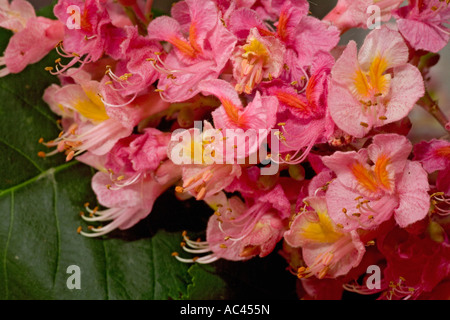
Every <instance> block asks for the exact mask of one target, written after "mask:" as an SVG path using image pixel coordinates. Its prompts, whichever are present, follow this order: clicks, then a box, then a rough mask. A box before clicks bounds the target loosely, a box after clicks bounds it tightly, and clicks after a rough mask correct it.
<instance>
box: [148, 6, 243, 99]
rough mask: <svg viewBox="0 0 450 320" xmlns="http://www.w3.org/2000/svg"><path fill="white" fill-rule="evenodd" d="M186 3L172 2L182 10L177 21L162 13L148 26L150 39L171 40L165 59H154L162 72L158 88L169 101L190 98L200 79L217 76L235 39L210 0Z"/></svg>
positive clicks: (193, 94)
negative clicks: (176, 3)
mask: <svg viewBox="0 0 450 320" xmlns="http://www.w3.org/2000/svg"><path fill="white" fill-rule="evenodd" d="M185 3H186V4H185V5H181V4H180V5H177V6H175V8H177V9H176V10H181V9H182V12H183V13H181V12H179V13H178V14H177V15H175V17H179V19H180V21H178V20H176V19H175V18H172V17H167V16H163V17H158V18H156V19H155V20H153V21H152V22H151V23H150V24H149V26H148V34H149V35H148V37H149V39H154V40H160V41H167V42H168V43H170V44H171V48H172V49H171V50H170V51H169V53H168V54H167V56H165V57H164V61H163V59H158V60H157V61H156V60H155V61H154V62H153V63H154V66H155V68H157V70H158V71H159V72H160V73H161V76H160V78H159V83H158V89H159V90H160V91H161V95H162V96H163V97H164V99H166V100H169V101H171V102H176V101H183V100H187V99H190V98H192V97H193V96H195V95H196V94H197V93H198V92H199V89H198V84H199V82H200V81H201V80H204V79H210V78H211V79H215V78H218V76H219V74H220V73H221V72H222V70H223V68H224V67H225V64H226V63H227V62H228V60H229V58H230V56H231V53H232V51H233V49H234V46H235V43H236V39H235V37H234V36H233V35H232V34H231V33H230V32H229V31H228V30H227V29H226V28H225V27H224V26H223V24H222V22H221V21H220V20H219V13H218V10H217V7H216V5H215V3H214V2H213V1H199V0H186V1H185ZM187 9H188V12H186V10H187ZM187 13H189V14H187ZM181 17H182V18H181ZM185 34H188V37H187V38H186V37H185Z"/></svg>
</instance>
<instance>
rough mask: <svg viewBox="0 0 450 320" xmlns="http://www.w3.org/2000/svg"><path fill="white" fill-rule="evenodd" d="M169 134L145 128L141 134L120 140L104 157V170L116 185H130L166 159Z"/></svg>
mask: <svg viewBox="0 0 450 320" xmlns="http://www.w3.org/2000/svg"><path fill="white" fill-rule="evenodd" d="M169 141H170V134H169V133H164V132H161V131H159V130H157V129H155V128H146V129H144V132H143V133H142V134H132V135H130V136H128V137H125V138H123V139H120V140H119V141H118V142H117V143H116V144H115V145H114V147H113V148H112V149H111V150H110V151H109V152H108V154H107V156H106V162H105V168H106V169H107V170H108V171H109V172H110V174H111V177H113V176H114V177H115V178H114V179H113V182H115V183H116V185H120V186H123V185H127V184H132V183H134V182H135V181H137V180H138V179H139V177H140V176H141V175H142V174H143V173H145V172H149V171H155V170H156V169H157V168H158V167H159V166H160V164H161V163H162V162H163V161H164V160H166V159H167V146H168V144H169Z"/></svg>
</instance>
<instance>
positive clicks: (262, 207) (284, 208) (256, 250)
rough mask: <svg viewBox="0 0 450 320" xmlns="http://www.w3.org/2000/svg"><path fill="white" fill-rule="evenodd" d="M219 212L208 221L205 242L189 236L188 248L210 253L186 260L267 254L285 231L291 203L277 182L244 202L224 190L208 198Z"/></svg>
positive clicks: (203, 260)
mask: <svg viewBox="0 0 450 320" xmlns="http://www.w3.org/2000/svg"><path fill="white" fill-rule="evenodd" d="M205 201H206V202H207V203H208V204H209V205H210V206H211V207H213V208H214V209H215V210H216V212H215V214H214V215H212V216H211V218H210V219H209V221H208V227H207V235H206V240H207V241H205V242H202V243H195V242H194V241H190V240H188V239H187V238H185V240H186V244H187V246H186V247H187V248H186V247H184V248H183V249H185V250H186V251H187V252H190V253H207V252H212V253H210V254H208V255H206V256H203V257H200V258H198V257H197V258H196V259H185V258H181V257H179V256H177V257H176V258H177V259H178V260H180V261H183V262H191V263H192V262H198V263H210V262H214V261H216V260H218V259H226V260H231V261H241V260H248V259H251V258H253V257H255V256H260V257H265V256H267V255H268V254H269V253H271V252H272V251H273V249H274V248H275V246H276V244H277V243H278V242H279V241H280V240H281V238H282V236H283V233H284V231H285V227H286V226H285V223H286V221H287V220H286V218H287V217H288V216H289V215H290V211H291V210H290V204H289V201H288V200H287V199H286V196H285V195H284V192H283V189H282V188H281V187H280V186H279V185H277V186H276V187H275V188H273V189H272V190H271V191H270V192H268V193H267V194H265V195H264V196H262V197H258V198H255V199H254V201H250V202H247V201H246V202H245V203H244V202H243V201H242V200H240V199H239V197H236V196H233V197H231V198H230V199H227V198H226V196H225V194H224V193H218V194H217V195H215V196H212V197H209V198H207V199H205Z"/></svg>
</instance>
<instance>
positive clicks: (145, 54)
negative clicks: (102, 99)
mask: <svg viewBox="0 0 450 320" xmlns="http://www.w3.org/2000/svg"><path fill="white" fill-rule="evenodd" d="M124 30H125V32H126V39H125V40H123V42H122V43H121V44H120V47H119V48H120V51H121V54H120V56H121V59H120V60H119V61H118V62H117V64H116V65H115V68H114V71H113V70H112V69H111V67H109V68H108V69H107V74H108V75H109V77H110V79H111V81H107V82H105V85H108V86H111V87H113V88H112V89H113V90H115V91H117V92H118V93H119V95H120V96H121V97H123V98H124V101H129V102H130V103H131V102H132V101H133V100H134V99H135V98H136V97H137V96H138V95H139V94H142V93H145V92H146V90H147V88H148V87H151V86H152V84H153V83H154V82H155V81H156V80H157V79H158V77H159V73H158V72H157V71H156V70H155V68H154V67H153V66H152V64H151V63H150V62H149V61H148V59H155V58H156V54H155V52H161V51H162V47H161V45H160V44H159V43H158V42H157V41H155V40H149V39H148V38H147V37H144V36H141V35H139V33H138V28H137V27H125V29H124ZM130 95H131V96H132V97H131V98H129V99H126V97H127V96H130ZM124 103H126V102H124ZM111 104H112V103H111ZM122 104H123V103H122Z"/></svg>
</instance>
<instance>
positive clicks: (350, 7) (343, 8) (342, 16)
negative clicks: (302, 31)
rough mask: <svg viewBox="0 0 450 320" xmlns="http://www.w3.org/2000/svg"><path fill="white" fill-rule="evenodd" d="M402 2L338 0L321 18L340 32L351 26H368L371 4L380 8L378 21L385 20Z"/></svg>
mask: <svg viewBox="0 0 450 320" xmlns="http://www.w3.org/2000/svg"><path fill="white" fill-rule="evenodd" d="M402 2H403V0H378V1H376V0H338V3H337V4H336V7H334V9H333V10H331V11H330V12H329V13H328V14H327V15H326V16H325V17H324V18H323V20H324V21H329V22H330V23H331V24H333V25H335V26H336V27H338V28H339V29H340V30H341V33H344V32H345V31H347V30H348V29H351V28H368V21H370V17H371V15H372V14H373V10H369V9H370V6H371V5H375V6H377V7H378V8H379V9H380V15H381V16H380V21H383V22H386V21H389V19H390V18H391V13H392V11H393V10H395V9H397V8H398V7H399V6H400V5H401V4H402Z"/></svg>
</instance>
